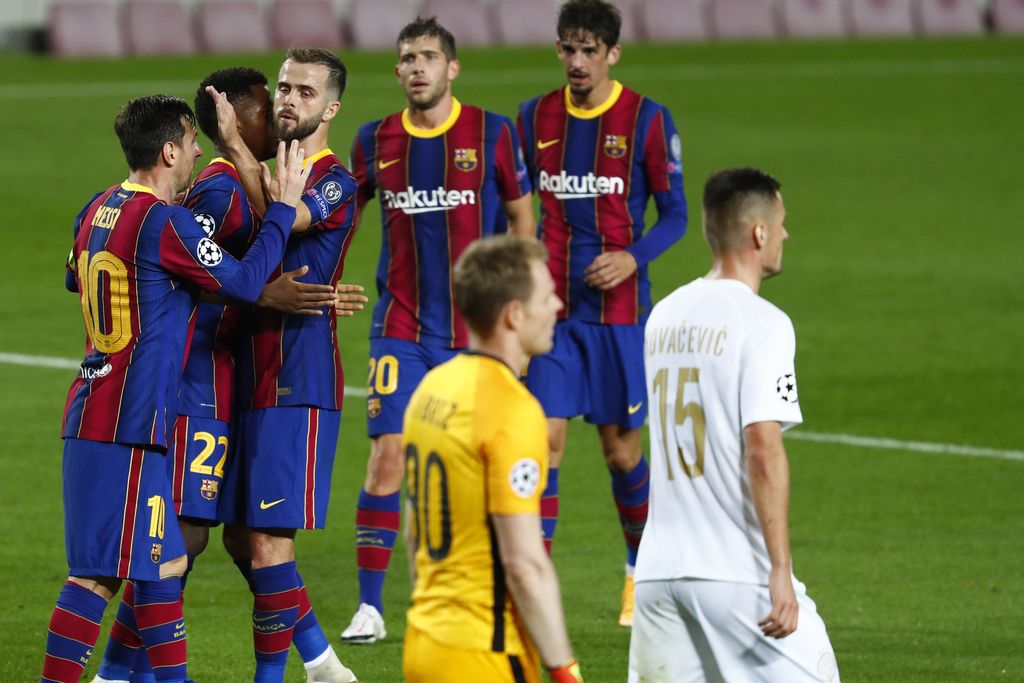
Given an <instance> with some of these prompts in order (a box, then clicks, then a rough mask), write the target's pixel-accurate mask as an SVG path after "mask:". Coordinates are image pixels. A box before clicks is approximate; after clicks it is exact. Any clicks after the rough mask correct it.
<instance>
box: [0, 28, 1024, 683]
mask: <svg viewBox="0 0 1024 683" xmlns="http://www.w3.org/2000/svg"><path fill="white" fill-rule="evenodd" d="M396 30H397V27H396ZM341 54H342V57H343V58H344V59H345V61H346V63H347V64H348V67H349V86H348V90H347V92H346V93H345V96H344V98H343V101H342V110H341V114H340V119H338V120H336V123H335V124H334V126H333V130H332V136H331V144H332V148H333V149H334V150H335V152H337V153H338V155H339V156H341V157H342V158H344V157H346V156H347V154H348V148H349V144H350V142H351V140H352V136H353V135H354V134H355V131H356V128H357V126H358V125H359V124H360V123H362V122H364V121H366V120H369V119H373V118H379V117H381V116H383V115H385V114H388V113H391V112H392V111H395V110H397V109H399V108H401V106H402V104H403V99H402V96H401V91H400V90H399V88H398V86H397V85H396V83H395V80H394V78H393V76H392V68H393V66H394V57H393V55H391V54H385V53H376V54H355V53H351V54H350V53H346V52H345V51H342V52H341ZM280 57H281V55H280V54H279V53H273V54H265V55H239V56H203V57H193V58H175V59H132V60H120V61H76V62H60V61H53V60H50V59H46V58H30V57H15V56H9V55H8V56H2V57H0V66H2V75H0V129H2V130H3V136H4V138H3V139H4V150H3V151H4V154H5V162H4V163H3V164H2V165H0V187H2V188H3V190H2V200H0V217H2V225H3V227H2V229H3V238H4V239H3V241H4V250H5V253H6V256H5V259H6V264H7V265H6V266H5V267H4V268H3V269H2V270H0V280H2V286H0V306H2V310H3V311H4V313H3V324H2V325H0V354H23V355H28V356H45V357H57V358H72V359H73V358H78V357H80V356H81V350H82V346H83V344H82V338H83V332H82V323H81V310H80V307H79V303H78V300H77V298H76V297H74V296H71V295H69V294H68V293H67V292H66V291H65V290H64V288H63V272H62V270H63V264H64V260H65V258H66V256H67V253H68V249H69V247H70V242H71V222H72V220H73V218H74V216H75V214H76V213H77V212H78V210H79V209H80V208H81V206H82V204H83V203H84V202H85V201H86V200H87V199H88V198H89V197H91V196H92V194H93V193H94V192H96V191H98V190H100V189H103V188H105V187H107V186H109V185H111V184H113V183H115V182H117V181H119V180H121V179H123V178H124V177H125V175H126V167H125V164H124V161H123V158H122V155H121V151H120V148H119V146H118V144H117V140H116V138H115V136H114V135H113V119H114V115H115V113H116V111H117V109H118V107H119V106H120V105H121V104H122V103H123V102H124V101H125V100H127V99H128V98H130V97H135V96H138V95H143V94H151V93H155V92H169V93H172V94H177V95H181V96H183V97H185V98H186V99H187V100H189V101H191V100H192V97H193V93H194V91H195V87H196V85H197V84H198V82H199V81H200V80H201V79H202V78H203V77H204V76H205V75H206V74H207V73H209V72H210V71H212V70H214V69H217V68H221V67H225V66H232V65H237V64H244V65H249V66H254V67H258V68H261V69H263V70H264V71H265V72H266V73H268V74H269V75H270V78H271V80H272V81H273V79H274V77H275V75H276V73H277V66H278V65H279V62H280ZM460 57H461V61H462V65H463V73H462V75H461V76H460V77H459V79H458V81H456V84H455V92H456V96H457V97H459V98H460V99H461V100H463V101H464V102H468V103H473V104H477V105H480V106H484V107H487V108H490V109H493V110H495V111H499V112H503V113H506V114H509V115H514V112H515V107H516V105H517V103H518V102H520V101H521V100H523V99H526V98H528V97H531V96H533V95H536V94H540V93H541V92H546V91H548V90H550V89H553V88H555V87H558V86H559V85H560V84H561V83H562V80H561V71H560V67H559V65H558V63H557V61H556V59H555V56H554V53H553V50H552V49H509V48H493V49H477V50H463V51H461V53H460ZM613 75H615V76H616V77H618V78H619V79H620V80H622V81H623V82H624V83H625V84H626V85H629V86H631V87H633V88H634V89H636V90H639V91H640V92H642V93H644V94H647V95H649V96H651V97H653V98H655V99H657V100H659V101H661V102H663V103H665V104H667V105H668V106H669V108H670V109H671V110H672V112H673V114H674V116H675V119H676V123H677V125H678V126H679V129H680V134H681V136H682V140H683V162H684V173H685V182H686V194H687V198H688V200H689V204H690V212H691V222H690V228H689V230H688V234H687V235H686V237H685V238H684V239H683V240H682V241H681V242H680V243H679V244H677V245H676V246H674V247H672V249H671V250H670V251H669V252H667V253H666V254H665V255H664V256H663V257H662V258H661V259H660V260H659V261H657V262H656V263H655V264H654V266H653V267H652V269H651V271H652V280H653V282H654V291H655V295H656V297H658V298H660V297H661V296H663V295H664V294H666V293H667V292H669V291H670V290H671V289H673V288H674V287H676V286H678V285H680V284H682V283H684V282H687V281H689V280H690V279H692V278H694V277H697V276H699V275H701V274H703V272H705V270H706V266H707V263H708V257H707V249H706V247H705V245H704V242H703V239H702V237H701V232H700V220H699V214H700V211H699V206H700V192H701V187H702V185H703V181H704V179H705V178H706V177H707V175H708V174H709V173H710V172H711V171H713V170H716V169H719V168H722V167H726V166H736V165H754V166H758V167H761V168H764V169H766V170H768V171H770V172H772V173H773V174H775V175H776V176H777V177H778V178H779V179H780V180H781V182H782V184H783V194H784V196H785V200H786V205H787V209H788V218H787V222H786V223H787V228H788V229H789V232H790V234H791V237H790V240H789V242H788V243H787V245H786V250H785V262H784V263H785V272H784V274H783V275H782V276H780V277H779V278H777V279H774V280H771V281H768V282H767V283H766V284H765V286H764V287H763V288H762V291H761V293H762V295H764V296H765V297H767V298H768V299H770V300H772V301H774V302H775V303H777V304H778V305H779V306H781V307H782V308H783V309H784V310H785V311H787V312H788V313H789V315H790V316H791V318H792V319H793V322H794V324H795V326H796V330H797V375H798V378H799V381H800V398H801V401H800V403H801V407H802V409H803V414H804V420H805V423H804V425H803V426H802V427H800V428H798V429H797V430H794V431H795V433H794V434H793V435H792V436H791V437H790V438H787V441H786V445H787V448H788V451H789V454H790V458H791V467H792V482H793V486H792V503H791V527H792V538H793V541H792V544H793V556H794V561H795V570H796V574H797V576H798V577H799V578H801V579H802V580H803V581H804V582H805V583H806V584H807V586H808V590H809V592H810V595H811V596H812V597H813V598H814V599H815V601H816V602H817V603H818V606H819V609H820V612H821V614H822V615H823V617H824V619H825V622H826V624H827V625H828V627H829V631H830V635H831V638H832V643H833V645H834V647H835V651H836V655H837V658H838V661H839V667H840V672H841V675H842V678H843V680H844V681H845V682H846V683H850V682H851V681H852V682H854V683H858V682H861V683H885V682H892V683H911V682H919V683H938V682H943V681H965V682H972V683H973V682H975V681H977V682H982V681H1024V635H1022V634H1024V361H1022V360H1021V349H1022V348H1024V266H1022V265H1021V251H1022V250H1024V235H1022V227H1021V226H1022V220H1024V183H1022V177H1024V175H1022V172H1021V159H1022V151H1024V126H1022V121H1024V116H1022V111H1024V87H1022V84H1024V40H1021V39H1001V38H991V37H988V38H982V39H970V40H917V41H898V42H896V41H893V42H890V41H878V42H875V41H843V42H820V43H772V44H707V45H690V46H658V47H655V46H627V47H626V48H625V49H624V51H623V57H622V61H621V62H620V64H619V65H618V66H617V67H615V68H614V69H613ZM202 143H203V145H204V151H205V156H204V157H203V158H202V159H200V162H199V164H200V165H202V164H203V163H205V162H206V161H208V160H209V159H211V158H212V157H213V156H214V154H213V150H212V148H211V146H210V145H209V142H208V141H206V140H205V139H202ZM379 226H380V223H379V210H378V207H377V203H376V202H373V203H371V204H370V206H369V208H368V209H367V211H366V212H365V215H364V216H363V220H362V224H361V228H360V231H359V234H357V236H356V237H355V239H354V242H353V245H352V248H351V249H350V251H349V256H348V263H347V267H346V271H345V277H344V281H345V282H355V283H361V284H363V285H365V286H366V287H367V289H368V290H372V289H373V282H374V281H373V277H374V272H375V268H376V261H377V254H378V250H379V244H380V227H379ZM373 298H375V297H373ZM369 321H370V315H369V312H366V313H364V314H362V315H361V316H359V317H357V318H354V319H351V320H347V319H343V320H341V321H340V323H339V330H340V337H341V340H342V344H343V355H344V358H345V367H346V370H347V373H348V375H347V377H348V380H347V384H348V385H349V386H357V387H358V386H362V384H363V382H364V378H365V374H364V373H365V368H366V359H367V349H368V341H367V334H368V328H369ZM73 374H74V370H71V369H67V368H64V369H61V368H53V367H43V366H34V365H18V364H13V363H10V362H6V361H4V362H0V382H2V385H3V391H2V392H0V420H2V422H0V444H2V447H0V548H2V550H0V579H2V585H3V587H2V589H0V594H2V595H3V609H0V634H3V645H2V647H0V683H20V682H24V681H32V680H38V677H39V671H40V670H41V666H42V659H43V648H44V643H45V637H46V628H47V621H48V619H49V614H50V610H51V609H52V607H53V601H54V599H55V597H56V595H57V592H58V591H59V588H60V585H61V582H62V581H63V579H64V578H65V576H66V575H65V560H64V547H63V520H62V516H61V515H62V513H61V502H60V486H61V484H60V469H61V458H60V454H61V443H60V440H59V425H60V417H61V410H62V407H63V402H64V398H65V395H66V390H67V387H68V384H69V382H70V381H71V379H72V376H73ZM364 411H365V404H364V402H363V399H360V398H359V397H357V396H350V397H349V398H347V399H346V402H345V410H344V416H343V424H342V434H341V440H340V444H339V450H338V460H337V463H336V467H335V474H334V489H333V500H332V503H331V510H330V519H329V521H328V528H327V530H326V531H324V532H317V533H306V534H300V540H299V542H298V547H299V550H298V553H299V566H300V567H301V570H302V573H303V576H304V578H305V579H306V582H307V584H308V586H309V592H310V597H311V600H312V602H313V605H314V607H315V609H316V610H317V613H318V616H319V619H320V622H321V624H322V625H323V627H324V629H325V631H326V632H327V634H328V636H329V637H330V638H331V639H332V640H333V641H334V643H335V648H336V649H337V650H338V652H339V655H340V656H341V657H342V659H343V660H344V661H345V662H346V663H347V664H348V665H349V666H351V667H352V668H353V669H354V670H355V671H356V672H357V674H358V675H359V676H360V680H361V681H363V682H364V683H390V682H393V681H400V680H401V641H402V635H403V632H404V610H405V607H406V605H407V603H408V595H409V582H408V576H407V573H406V571H405V566H406V564H405V556H404V552H403V551H402V550H401V549H400V548H399V549H398V550H397V552H396V554H395V556H394V557H393V559H392V571H391V574H390V576H389V580H388V583H387V585H386V587H385V608H386V614H385V616H386V619H387V623H388V628H389V635H388V638H387V640H385V641H383V642H382V643H379V644H377V645H374V646H371V647H363V648H358V647H343V646H340V645H339V644H337V635H338V633H339V632H340V630H341V629H342V628H343V627H344V626H345V625H346V624H347V623H348V619H349V617H350V616H351V614H352V612H353V610H354V609H355V607H356V602H357V586H356V571H355V552H354V542H353V518H354V509H355V500H356V496H357V494H358V491H359V488H360V486H361V484H362V480H363V475H364V471H365V459H366V455H367V453H368V441H367V439H366V437H365V423H364V421H365V418H364V414H365V412H364ZM801 436H802V437H803V438H799V437H801ZM808 437H811V438H808ZM850 437H853V438H850ZM561 481H562V487H563V492H562V512H563V514H562V520H561V522H560V525H559V528H558V535H557V537H556V540H555V548H554V560H555V564H556V566H557V569H558V572H559V575H560V578H561V583H562V589H563V593H564V604H565V609H566V612H567V615H568V621H569V630H570V635H571V637H572V640H573V643H574V647H575V649H576V652H577V654H578V656H579V659H580V661H581V663H582V666H583V672H584V675H585V677H586V680H587V681H588V682H591V683H593V682H597V683H603V682H606V681H624V680H625V677H626V660H627V651H628V641H629V631H628V630H627V629H624V628H622V627H619V626H617V625H616V623H615V618H616V616H617V614H618V600H619V592H620V589H621V581H622V577H621V575H622V564H623V560H624V551H623V544H622V539H621V533H620V531H619V528H618V522H617V518H616V513H615V509H614V505H613V503H612V499H611V496H610V493H609V483H608V477H607V474H606V473H605V471H604V467H603V465H602V463H601V457H600V452H599V446H598V441H597V438H596V435H595V433H594V430H593V429H592V428H590V427H589V426H587V425H584V424H582V423H580V422H579V421H574V422H573V424H572V429H571V432H570V442H569V447H568V451H567V453H566V457H565V462H564V463H563V469H562V475H561ZM679 533H680V534H684V533H686V529H680V530H679ZM250 609H251V598H250V594H249V592H248V590H247V589H246V586H245V584H244V582H243V581H242V580H241V578H240V577H239V576H238V574H237V571H236V570H235V568H234V566H233V565H232V564H231V562H230V560H229V559H228V557H227V555H226V553H224V552H223V550H222V549H221V547H220V533H219V531H215V532H213V534H212V535H211V543H210V547H209V549H208V550H207V552H206V553H205V554H204V555H203V556H201V557H200V559H199V561H198V562H197V566H196V570H195V572H194V573H193V574H192V576H191V578H190V580H189V584H188V592H187V594H186V603H185V613H186V617H187V619H188V640H189V659H190V672H191V674H192V676H193V678H195V679H196V680H197V681H199V682H200V683H218V682H235V681H244V680H251V677H252V671H253V664H252V654H251V630H250V615H249V612H250ZM113 612H114V610H113V608H108V610H107V618H106V620H105V622H104V630H103V635H102V636H101V638H100V642H99V643H98V644H97V648H96V652H95V654H94V655H93V658H92V661H91V662H90V666H89V668H88V669H87V671H86V676H87V677H86V678H85V680H90V679H91V677H92V675H93V674H94V673H95V671H96V667H97V666H98V664H99V659H100V657H99V655H100V653H101V652H102V648H103V645H104V643H105V636H106V632H107V629H108V626H109V622H110V619H111V618H112V616H113ZM286 680H288V681H303V680H305V677H304V673H303V671H302V667H301V662H300V661H299V658H298V657H297V656H296V654H295V653H294V651H293V653H292V655H291V657H290V661H289V669H288V675H287V679H286ZM467 683H470V682H467ZM780 683H785V682H780Z"/></svg>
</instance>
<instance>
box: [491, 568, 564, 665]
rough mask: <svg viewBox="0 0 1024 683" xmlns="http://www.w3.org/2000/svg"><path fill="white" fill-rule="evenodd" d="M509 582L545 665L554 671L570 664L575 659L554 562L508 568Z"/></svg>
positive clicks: (524, 621) (507, 576) (517, 607)
mask: <svg viewBox="0 0 1024 683" xmlns="http://www.w3.org/2000/svg"><path fill="white" fill-rule="evenodd" d="M506 581H507V583H508V590H509V593H510V594H511V595H512V601H513V602H515V605H516V610H517V611H518V612H519V614H520V616H521V617H522V619H523V623H524V624H525V625H526V630H527V631H529V633H530V636H531V638H533V642H534V643H536V644H537V649H538V650H539V651H540V657H541V661H542V662H543V664H544V665H545V666H546V667H548V668H553V667H559V666H563V665H564V664H566V663H567V662H569V661H570V660H571V659H572V657H573V655H572V647H571V646H570V644H569V634H568V631H567V630H566V627H565V616H564V615H563V613H562V594H561V591H560V589H559V587H558V577H557V576H556V574H555V568H554V565H552V564H551V560H550V559H548V557H547V555H546V554H545V555H543V556H541V557H537V558H532V559H531V560H524V561H522V562H516V563H510V564H509V565H508V566H506Z"/></svg>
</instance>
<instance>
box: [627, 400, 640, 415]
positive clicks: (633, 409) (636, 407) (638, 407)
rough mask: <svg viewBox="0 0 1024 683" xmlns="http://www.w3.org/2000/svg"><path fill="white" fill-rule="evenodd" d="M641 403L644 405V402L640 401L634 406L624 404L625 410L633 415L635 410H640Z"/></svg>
mask: <svg viewBox="0 0 1024 683" xmlns="http://www.w3.org/2000/svg"><path fill="white" fill-rule="evenodd" d="M643 405H644V402H643V401H640V402H639V403H637V404H636V405H635V406H626V410H628V411H629V414H630V415H633V414H635V413H636V411H638V410H640V409H641V408H642V407H643Z"/></svg>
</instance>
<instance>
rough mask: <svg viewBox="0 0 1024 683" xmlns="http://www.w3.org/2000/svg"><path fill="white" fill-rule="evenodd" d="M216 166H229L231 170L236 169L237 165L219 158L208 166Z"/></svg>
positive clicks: (211, 161) (212, 160)
mask: <svg viewBox="0 0 1024 683" xmlns="http://www.w3.org/2000/svg"><path fill="white" fill-rule="evenodd" d="M214 164H227V165H228V166H230V167H231V168H234V167H235V165H234V164H233V163H231V162H230V161H228V160H227V159H225V158H224V157H217V158H216V159H211V160H210V163H209V164H208V165H209V166H213V165H214Z"/></svg>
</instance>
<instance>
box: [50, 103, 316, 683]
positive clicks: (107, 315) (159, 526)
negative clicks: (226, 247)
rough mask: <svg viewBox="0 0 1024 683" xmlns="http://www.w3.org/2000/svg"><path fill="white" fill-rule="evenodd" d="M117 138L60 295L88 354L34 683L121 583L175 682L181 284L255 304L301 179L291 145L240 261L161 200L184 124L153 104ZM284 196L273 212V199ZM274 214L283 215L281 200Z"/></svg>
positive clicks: (84, 654)
mask: <svg viewBox="0 0 1024 683" xmlns="http://www.w3.org/2000/svg"><path fill="white" fill-rule="evenodd" d="M114 130H115V132H116V133H117V136H118V138H119V140H120V142H121V147H122V149H123V150H124V154H125V159H126V161H127V162H128V166H129V168H130V173H129V176H128V179H127V180H126V181H125V182H123V183H120V184H118V185H114V186H112V187H110V188H108V189H107V190H104V191H102V192H100V193H98V194H97V195H96V196H94V197H93V198H92V199H91V200H90V201H89V203H88V204H86V206H85V208H83V209H82V211H81V212H80V213H79V215H78V217H77V218H76V220H75V225H74V246H73V248H72V252H71V256H70V257H69V260H68V273H67V277H66V284H67V286H68V289H69V290H71V291H75V292H78V293H79V297H80V299H81V303H82V313H83V319H84V323H85V330H86V356H85V360H84V361H83V362H82V368H81V371H80V372H79V376H78V378H76V380H75V381H74V382H73V383H72V385H71V388H70V390H69V393H68V400H67V403H66V407H65V413H64V428H63V437H64V439H65V442H64V469H63V481H64V517H65V538H66V550H67V556H68V566H69V572H68V573H69V579H68V581H67V583H65V585H64V588H63V589H62V591H61V593H60V596H59V597H58V599H57V605H56V607H55V609H54V611H53V615H52V617H51V620H50V626H49V635H48V637H47V642H46V659H45V662H44V664H43V673H42V680H43V681H78V679H79V677H80V676H81V673H82V670H83V668H84V667H85V665H86V663H87V662H88V659H89V655H90V654H91V652H92V647H93V645H94V644H95V642H96V638H97V637H98V635H99V622H100V619H101V618H102V616H103V611H104V609H105V608H106V604H107V602H108V601H109V600H110V598H111V597H113V595H114V594H116V592H117V590H118V588H119V587H120V584H121V581H122V580H123V579H129V580H131V581H132V583H133V588H134V594H135V597H134V603H135V618H136V621H137V623H138V627H139V631H140V635H141V639H142V643H143V645H144V647H145V649H146V650H147V652H148V654H149V659H150V661H151V662H152V664H153V668H154V676H155V678H156V680H158V681H183V680H184V679H185V669H186V652H185V622H184V619H183V618H182V611H181V599H180V598H181V579H180V577H181V575H182V574H183V573H184V571H185V569H186V565H187V559H186V556H185V548H184V542H183V540H182V536H181V532H180V530H179V528H178V520H177V516H176V515H175V513H174V509H173V507H172V508H171V509H170V510H168V504H169V503H170V502H171V501H172V492H171V485H170V480H169V479H168V477H167V468H166V464H165V458H166V457H167V456H166V448H167V444H168V440H169V438H170V434H171V431H172V429H173V425H174V420H175V417H176V415H177V412H176V410H175V405H176V402H177V394H178V387H179V381H180V377H181V367H182V363H183V362H184V359H185V344H186V341H187V334H188V320H189V317H190V316H191V315H192V312H193V310H194V307H195V294H194V289H192V287H182V286H181V285H182V284H189V285H192V286H195V287H199V288H201V289H203V290H205V291H207V292H212V293H215V294H219V295H223V296H226V297H228V298H233V299H238V300H246V301H254V300H255V299H256V298H257V297H258V295H259V292H260V290H261V289H262V287H263V284H264V283H265V282H266V279H267V275H268V274H269V273H270V272H271V271H272V269H273V268H274V267H275V266H276V265H277V263H278V262H279V261H280V259H281V255H282V253H283V251H284V245H285V240H286V239H287V236H288V233H289V231H290V228H291V225H292V223H293V222H294V215H295V210H294V208H293V207H294V205H295V204H297V203H298V202H299V198H300V197H301V193H302V188H303V186H304V184H305V181H306V178H307V176H308V171H305V170H303V169H302V161H303V154H302V151H301V149H300V148H299V147H298V145H297V144H293V145H292V146H291V148H290V150H289V151H288V152H287V153H286V152H285V150H284V147H283V146H281V147H279V150H278V167H277V170H276V173H275V176H274V179H273V180H271V178H270V173H269V171H268V170H266V167H264V171H263V177H264V183H265V184H266V185H267V190H268V194H269V196H270V198H271V199H272V200H274V202H275V203H273V204H272V205H271V207H270V208H269V209H268V211H267V215H266V220H265V222H264V226H263V230H262V231H261V232H260V234H259V236H258V237H257V238H256V240H255V241H254V243H253V245H252V247H251V248H250V249H249V252H248V253H247V254H246V257H245V259H244V260H243V261H241V262H239V261H237V260H236V259H234V258H233V257H232V256H231V255H230V254H227V253H225V252H224V251H223V250H222V249H221V248H220V247H218V246H217V245H216V243H214V242H213V240H211V239H210V238H209V237H208V236H207V234H206V233H205V232H204V230H203V229H202V227H201V226H200V225H199V223H198V222H197V221H196V220H195V218H194V216H193V215H192V213H191V212H190V211H188V210H187V209H184V208H182V207H179V206H174V205H172V204H171V202H172V200H173V198H174V196H175V195H176V194H177V193H178V192H179V191H181V190H182V189H184V187H185V186H186V185H187V184H188V181H189V179H190V178H191V175H192V169H193V167H194V165H195V161H196V159H197V158H198V157H199V156H200V155H201V154H202V150H201V149H200V147H199V145H198V144H197V143H196V132H195V117H194V115H193V113H192V110H191V109H189V106H188V105H187V104H186V103H185V102H184V101H183V100H181V99H179V98H176V97H170V96H166V95H155V96H150V97H142V98H139V99H135V100H131V101H129V102H128V103H127V104H126V105H125V106H124V107H123V108H122V109H121V111H120V112H119V113H118V116H117V119H116V121H115V124H114ZM278 200H281V201H278ZM282 202H283V203H282Z"/></svg>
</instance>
